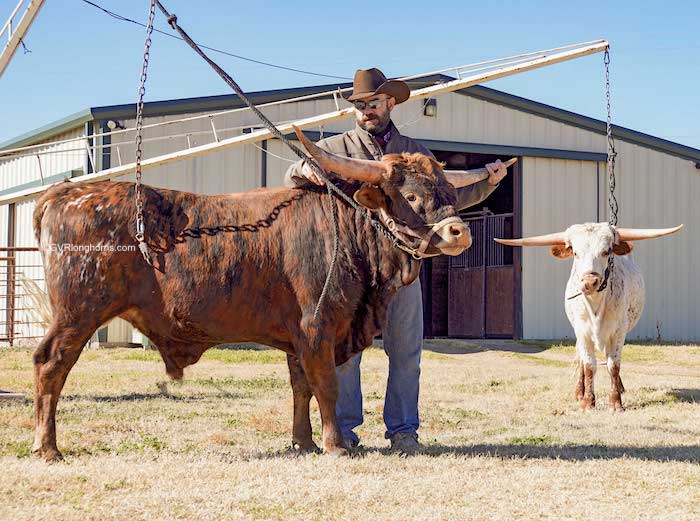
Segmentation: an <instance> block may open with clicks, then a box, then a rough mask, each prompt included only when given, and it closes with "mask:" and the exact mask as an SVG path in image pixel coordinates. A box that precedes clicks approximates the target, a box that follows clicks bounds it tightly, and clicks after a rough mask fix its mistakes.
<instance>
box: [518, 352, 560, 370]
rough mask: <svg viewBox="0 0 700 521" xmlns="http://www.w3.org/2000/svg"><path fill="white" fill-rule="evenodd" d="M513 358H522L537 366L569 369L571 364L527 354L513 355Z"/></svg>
mask: <svg viewBox="0 0 700 521" xmlns="http://www.w3.org/2000/svg"><path fill="white" fill-rule="evenodd" d="M511 356H513V357H515V358H520V359H522V360H527V361H528V362H532V363H533V364H536V365H543V366H547V367H569V366H570V365H571V362H564V361H562V360H551V359H549V358H542V357H540V356H535V355H527V354H525V353H511Z"/></svg>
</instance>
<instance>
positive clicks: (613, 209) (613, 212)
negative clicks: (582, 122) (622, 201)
mask: <svg viewBox="0 0 700 521" xmlns="http://www.w3.org/2000/svg"><path fill="white" fill-rule="evenodd" d="M603 63H605V102H606V109H607V115H608V118H607V124H606V137H607V145H608V206H609V207H610V217H609V220H608V224H609V226H610V231H612V234H613V241H614V240H615V227H616V226H617V213H618V210H619V206H618V204H617V198H616V197H615V158H616V156H617V152H616V151H615V141H614V140H613V135H612V115H611V111H610V47H606V49H605V55H604V56H603ZM614 258H615V256H614V255H613V253H612V252H610V254H609V255H608V266H607V267H606V268H605V278H604V279H603V283H602V284H601V285H600V287H599V288H598V291H599V292H600V291H603V290H604V289H605V288H606V287H607V286H608V281H609V280H610V277H611V276H612V274H613V270H614V269H615V260H614ZM610 291H611V292H612V286H610Z"/></svg>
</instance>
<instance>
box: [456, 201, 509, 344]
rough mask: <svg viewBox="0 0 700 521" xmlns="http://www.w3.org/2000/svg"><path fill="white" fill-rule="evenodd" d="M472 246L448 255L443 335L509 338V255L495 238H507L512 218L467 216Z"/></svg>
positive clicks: (485, 214) (465, 218)
mask: <svg viewBox="0 0 700 521" xmlns="http://www.w3.org/2000/svg"><path fill="white" fill-rule="evenodd" d="M464 220H465V221H466V222H467V223H468V224H469V228H470V229H471V233H472V239H473V243H472V247H471V248H469V249H468V250H467V251H465V252H464V253H462V254H461V255H459V256H457V257H450V261H449V262H450V264H449V271H448V310H447V334H448V336H451V337H466V338H512V337H513V318H514V315H513V292H514V283H513V280H514V279H513V253H512V249H511V248H506V247H504V246H502V245H500V244H498V243H496V242H494V240H493V239H494V237H512V230H513V214H512V213H508V214H500V215H492V214H491V213H490V212H489V211H488V210H485V211H484V212H480V213H479V214H476V215H475V214H473V213H471V214H467V215H466V216H465V217H464Z"/></svg>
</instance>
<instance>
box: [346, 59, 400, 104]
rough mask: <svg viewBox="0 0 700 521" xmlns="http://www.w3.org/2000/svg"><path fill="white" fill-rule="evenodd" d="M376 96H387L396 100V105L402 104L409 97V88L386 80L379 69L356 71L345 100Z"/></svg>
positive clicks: (396, 81) (394, 81) (397, 81)
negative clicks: (350, 90) (348, 94)
mask: <svg viewBox="0 0 700 521" xmlns="http://www.w3.org/2000/svg"><path fill="white" fill-rule="evenodd" d="M377 94H388V95H389V96H392V97H393V98H394V99H395V100H396V104H397V105H398V104H399V103H403V102H404V101H406V100H407V99H408V97H409V96H410V95H411V89H410V87H409V86H408V85H407V84H406V83H405V82H403V81H401V80H387V79H386V76H384V73H383V72H382V71H380V70H379V69H375V68H372V69H367V70H363V69H358V70H357V71H355V78H354V79H353V82H352V93H350V96H348V97H347V98H345V99H346V100H348V101H355V100H358V99H362V98H368V97H370V96H376V95H377Z"/></svg>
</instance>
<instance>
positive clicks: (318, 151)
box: [292, 125, 387, 185]
mask: <svg viewBox="0 0 700 521" xmlns="http://www.w3.org/2000/svg"><path fill="white" fill-rule="evenodd" d="M292 128H293V129H294V132H295V133H296V135H297V137H298V138H299V141H301V142H302V143H303V145H304V147H305V148H306V150H308V151H309V154H311V155H312V156H313V157H314V159H315V160H316V161H318V163H319V164H320V165H321V166H322V167H323V168H324V170H328V171H331V172H335V173H336V174H338V175H339V176H341V177H345V178H346V179H355V180H357V181H362V182H365V183H371V184H373V185H376V184H378V183H379V181H381V179H382V176H384V175H385V174H386V173H387V167H386V165H385V164H384V163H382V162H381V161H369V160H368V159H352V158H348V157H342V156H337V155H335V154H332V153H330V152H326V151H325V150H323V149H322V148H320V147H319V146H317V145H316V144H314V143H312V142H311V141H309V139H308V138H307V137H306V136H305V135H304V133H303V132H302V131H301V130H299V129H298V128H297V127H295V126H294V125H292Z"/></svg>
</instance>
